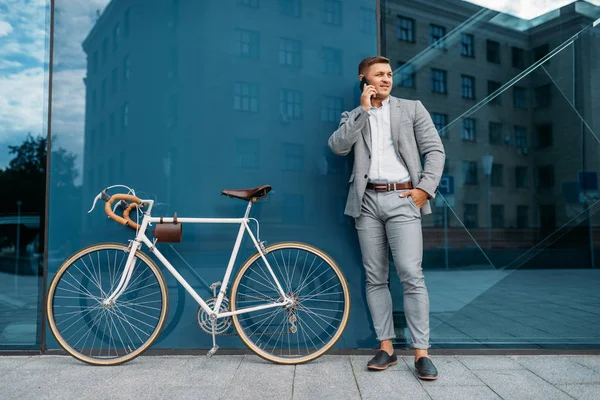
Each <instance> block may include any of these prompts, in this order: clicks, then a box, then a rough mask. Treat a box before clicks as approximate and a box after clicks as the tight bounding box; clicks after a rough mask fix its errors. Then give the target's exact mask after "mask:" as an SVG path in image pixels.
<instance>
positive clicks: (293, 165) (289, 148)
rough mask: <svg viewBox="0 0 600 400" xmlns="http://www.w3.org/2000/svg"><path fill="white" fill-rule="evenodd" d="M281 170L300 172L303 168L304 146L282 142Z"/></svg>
mask: <svg viewBox="0 0 600 400" xmlns="http://www.w3.org/2000/svg"><path fill="white" fill-rule="evenodd" d="M282 150H283V151H282V154H283V170H284V171H294V172H300V171H303V170H304V146H303V145H301V144H296V143H284V144H283V149H282Z"/></svg>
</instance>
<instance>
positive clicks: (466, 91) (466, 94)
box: [460, 75, 475, 100]
mask: <svg viewBox="0 0 600 400" xmlns="http://www.w3.org/2000/svg"><path fill="white" fill-rule="evenodd" d="M460 80H461V84H462V97H463V98H464V99H470V100H474V99H475V77H473V76H469V75H461V77H460Z"/></svg>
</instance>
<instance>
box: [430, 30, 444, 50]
mask: <svg viewBox="0 0 600 400" xmlns="http://www.w3.org/2000/svg"><path fill="white" fill-rule="evenodd" d="M444 36H446V28H445V27H443V26H440V25H433V24H431V25H430V26H429V43H430V44H433V45H434V47H437V48H438V49H445V48H446V44H445V40H444Z"/></svg>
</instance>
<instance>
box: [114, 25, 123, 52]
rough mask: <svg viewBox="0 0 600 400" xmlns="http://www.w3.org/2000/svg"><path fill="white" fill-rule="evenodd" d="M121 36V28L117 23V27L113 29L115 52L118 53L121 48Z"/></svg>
mask: <svg viewBox="0 0 600 400" xmlns="http://www.w3.org/2000/svg"><path fill="white" fill-rule="evenodd" d="M120 36H121V27H120V26H119V24H118V23H117V24H116V25H115V27H114V28H113V46H112V49H113V51H117V49H118V48H119V40H120Z"/></svg>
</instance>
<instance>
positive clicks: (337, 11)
mask: <svg viewBox="0 0 600 400" xmlns="http://www.w3.org/2000/svg"><path fill="white" fill-rule="evenodd" d="M323 5H324V10H323V22H324V23H326V24H329V25H338V26H339V25H342V1H341V0H324V2H323Z"/></svg>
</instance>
